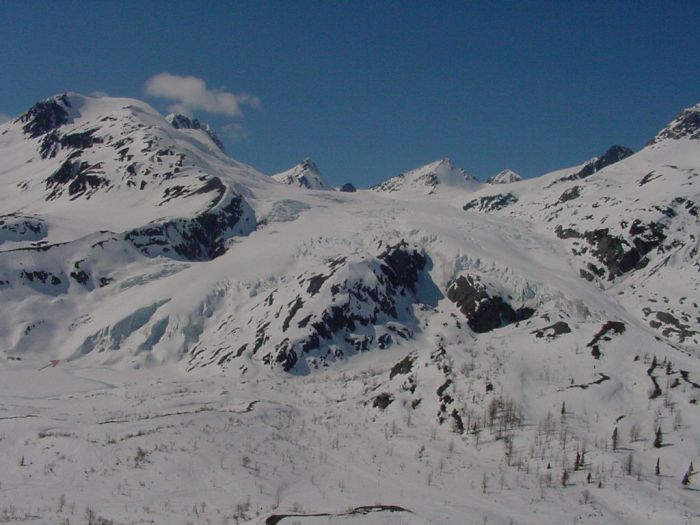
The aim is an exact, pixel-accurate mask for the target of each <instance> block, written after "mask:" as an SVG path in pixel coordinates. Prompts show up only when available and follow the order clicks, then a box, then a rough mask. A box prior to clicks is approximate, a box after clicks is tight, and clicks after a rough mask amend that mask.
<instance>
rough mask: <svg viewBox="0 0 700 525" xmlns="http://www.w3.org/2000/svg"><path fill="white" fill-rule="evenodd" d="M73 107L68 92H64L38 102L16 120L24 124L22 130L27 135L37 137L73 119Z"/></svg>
mask: <svg viewBox="0 0 700 525" xmlns="http://www.w3.org/2000/svg"><path fill="white" fill-rule="evenodd" d="M72 108H73V105H72V104H71V101H70V98H69V97H68V93H63V94H62V95H56V96H54V97H50V98H47V99H46V100H42V101H41V102H37V103H36V104H34V105H33V106H32V107H31V108H29V109H28V110H27V111H26V112H24V113H22V114H21V115H20V116H19V117H18V118H17V120H16V121H15V122H20V123H22V124H24V125H23V126H22V131H23V132H24V133H25V134H26V135H28V136H29V137H31V138H37V137H40V136H41V135H44V134H45V133H48V132H49V131H51V130H54V129H56V128H59V127H61V126H63V125H64V124H67V123H68V122H69V121H70V119H71V110H72Z"/></svg>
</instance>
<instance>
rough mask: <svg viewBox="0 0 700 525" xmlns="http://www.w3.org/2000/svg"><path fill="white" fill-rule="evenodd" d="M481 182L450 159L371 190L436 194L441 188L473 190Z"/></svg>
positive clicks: (430, 164) (388, 181) (422, 167)
mask: <svg viewBox="0 0 700 525" xmlns="http://www.w3.org/2000/svg"><path fill="white" fill-rule="evenodd" d="M478 185H479V182H478V181H477V180H476V179H475V178H474V177H472V176H471V175H470V174H469V173H467V172H466V171H465V170H464V169H462V168H458V167H457V166H455V165H454V164H453V163H452V161H451V160H450V159H448V158H442V159H438V160H436V161H433V162H431V163H429V164H425V165H424V166H420V167H418V168H415V169H413V170H410V171H407V172H404V173H401V174H400V175H397V176H396V177H392V178H391V179H388V180H385V181H384V182H382V183H380V184H377V185H376V186H373V187H372V188H371V189H372V190H374V191H380V192H388V193H393V192H400V191H403V190H409V191H410V190H413V191H414V192H415V191H419V192H420V193H428V195H430V194H433V193H436V192H437V191H439V190H440V189H441V188H462V189H468V190H473V189H475V188H476V187H478Z"/></svg>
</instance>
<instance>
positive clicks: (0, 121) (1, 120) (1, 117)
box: [0, 113, 12, 124]
mask: <svg viewBox="0 0 700 525" xmlns="http://www.w3.org/2000/svg"><path fill="white" fill-rule="evenodd" d="M9 120H12V117H11V116H10V115H7V114H6V113H0V124H4V123H5V122H7V121H9Z"/></svg>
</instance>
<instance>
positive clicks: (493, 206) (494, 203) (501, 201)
mask: <svg viewBox="0 0 700 525" xmlns="http://www.w3.org/2000/svg"><path fill="white" fill-rule="evenodd" d="M516 202H518V198H517V197H516V196H515V195H513V194H512V193H499V194H497V195H486V196H484V197H479V198H477V199H472V200H470V201H469V202H468V203H466V204H465V205H464V206H462V209H463V210H464V211H469V210H473V211H480V212H483V213H488V212H491V211H496V210H500V209H503V208H505V207H506V206H509V205H511V204H514V203H516Z"/></svg>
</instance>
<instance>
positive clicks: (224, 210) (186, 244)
mask: <svg viewBox="0 0 700 525" xmlns="http://www.w3.org/2000/svg"><path fill="white" fill-rule="evenodd" d="M219 182H220V181H219ZM223 191H224V190H223V186H222V188H221V195H220V197H219V200H217V201H216V202H215V203H213V205H212V206H211V208H210V209H209V210H207V211H205V212H203V213H202V214H200V215H198V216H196V217H194V218H191V219H189V218H181V219H172V220H169V221H165V222H162V223H152V224H149V225H147V226H144V227H142V228H138V229H135V230H132V231H130V232H127V233H126V235H125V238H126V239H127V240H128V241H130V242H131V243H132V244H133V245H134V246H135V247H137V248H138V249H139V250H141V251H142V252H143V253H144V254H146V255H148V256H156V255H166V256H170V257H175V258H182V259H184V260H189V261H202V260H208V259H214V258H216V257H219V256H220V255H223V253H224V252H225V251H226V250H225V244H224V243H225V240H226V239H227V238H228V237H230V236H232V235H234V234H240V233H250V231H252V230H253V229H254V224H253V222H252V210H250V207H249V206H248V204H247V203H246V202H245V201H244V200H243V198H242V197H241V196H240V195H235V196H231V197H230V198H229V199H228V202H226V203H225V204H223V205H221V203H222V202H225V197H224V195H223Z"/></svg>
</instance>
